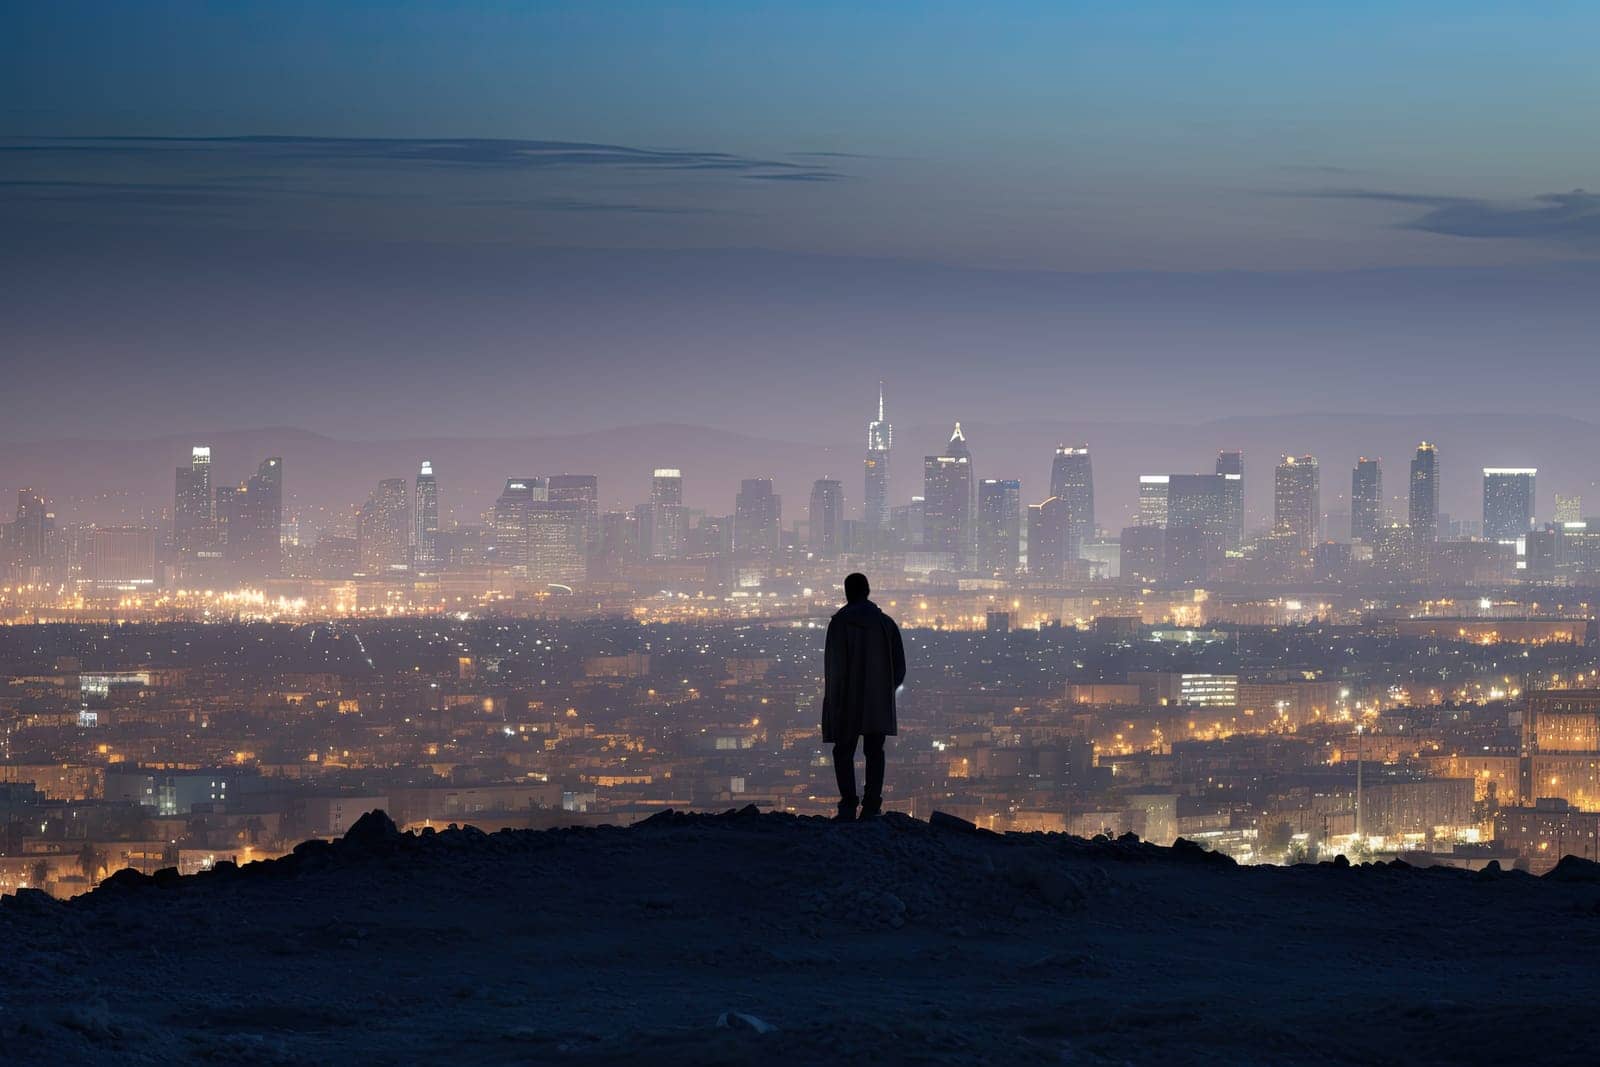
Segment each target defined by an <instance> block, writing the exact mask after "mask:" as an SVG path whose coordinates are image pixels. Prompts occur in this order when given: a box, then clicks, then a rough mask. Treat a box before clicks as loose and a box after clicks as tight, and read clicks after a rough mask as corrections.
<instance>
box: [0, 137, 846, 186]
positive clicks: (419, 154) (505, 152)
mask: <svg viewBox="0 0 1600 1067" xmlns="http://www.w3.org/2000/svg"><path fill="white" fill-rule="evenodd" d="M0 147H3V149H4V150H6V151H10V152H16V153H32V154H35V155H49V154H52V153H60V154H72V155H78V154H92V153H97V152H98V153H105V154H109V155H118V156H136V155H143V156H147V157H150V158H153V159H161V158H166V159H173V158H175V157H178V156H183V155H188V156H193V155H197V154H212V155H227V156H234V157H241V156H243V157H250V158H255V159H266V160H271V159H278V160H283V161H304V162H324V163H330V162H337V161H363V160H364V161H374V160H376V161H384V162H388V163H394V164H417V165H439V166H452V167H459V168H476V169H496V170H511V171H520V170H537V169H554V168H586V167H593V168H618V169H623V170H630V171H649V170H665V171H674V170H704V171H727V172H731V173H735V174H739V175H747V176H752V177H755V176H775V175H781V174H784V173H789V172H798V171H806V172H813V173H819V174H830V175H831V174H832V172H831V171H830V170H829V169H828V168H827V167H826V166H825V165H819V164H805V165H802V164H799V163H792V162H789V161H787V160H782V159H765V158H761V157H757V156H745V155H737V154H734V153H730V152H714V151H701V150H682V149H653V148H632V147H628V146H625V145H613V144H598V143H590V142H584V141H533V140H506V139H491V138H473V137H444V138H386V137H258V136H250V137H90V138H70V139H67V138H48V137H41V138H27V139H22V140H15V141H11V142H10V143H8V144H6V145H4V146H0Z"/></svg>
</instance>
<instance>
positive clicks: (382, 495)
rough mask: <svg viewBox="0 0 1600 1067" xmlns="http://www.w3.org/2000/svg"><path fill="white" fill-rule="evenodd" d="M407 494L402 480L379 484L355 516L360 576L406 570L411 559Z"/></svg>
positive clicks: (404, 481)
mask: <svg viewBox="0 0 1600 1067" xmlns="http://www.w3.org/2000/svg"><path fill="white" fill-rule="evenodd" d="M409 503H410V501H409V493H408V490H407V486H406V480H405V479H404V478H385V479H383V481H381V482H379V483H378V487H377V488H376V489H374V490H373V492H372V495H371V496H369V497H367V502H366V503H365V504H363V505H362V506H361V511H360V513H359V514H358V515H357V517H356V553H357V557H358V559H359V561H360V568H361V572H362V573H363V574H368V575H380V574H387V573H389V572H392V571H403V570H405V569H406V567H407V565H408V564H409V562H410V558H411V521H410V518H411V516H410V507H409V506H408V505H409Z"/></svg>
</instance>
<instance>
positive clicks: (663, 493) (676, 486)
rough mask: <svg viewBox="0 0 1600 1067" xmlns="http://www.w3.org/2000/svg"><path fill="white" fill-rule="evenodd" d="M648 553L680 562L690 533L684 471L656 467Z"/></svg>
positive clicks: (651, 502)
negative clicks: (684, 511) (685, 498)
mask: <svg viewBox="0 0 1600 1067" xmlns="http://www.w3.org/2000/svg"><path fill="white" fill-rule="evenodd" d="M649 516H650V529H649V530H648V531H647V533H648V538H649V540H648V544H649V554H650V557H651V558H652V559H681V558H683V548H684V544H685V541H686V537H687V534H688V531H687V530H686V529H685V528H684V522H685V520H684V514H683V472H682V471H681V470H679V469H678V468H676V467H657V468H656V469H655V472H654V473H653V474H652V475H651V478H650V511H649Z"/></svg>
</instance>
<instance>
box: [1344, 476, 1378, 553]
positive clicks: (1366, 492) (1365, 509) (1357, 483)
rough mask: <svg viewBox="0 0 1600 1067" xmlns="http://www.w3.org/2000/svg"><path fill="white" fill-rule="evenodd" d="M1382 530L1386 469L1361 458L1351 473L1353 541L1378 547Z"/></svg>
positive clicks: (1351, 533)
mask: <svg viewBox="0 0 1600 1067" xmlns="http://www.w3.org/2000/svg"><path fill="white" fill-rule="evenodd" d="M1382 526H1383V468H1382V466H1381V465H1380V463H1379V461H1378V460H1375V459H1368V458H1367V457H1365V456H1362V457H1361V458H1360V459H1359V460H1357V461H1356V465H1355V469H1354V470H1352V471H1351V472H1350V540H1352V541H1360V542H1361V543H1362V544H1364V545H1375V544H1377V543H1378V530H1379V529H1380V528H1381V527H1382Z"/></svg>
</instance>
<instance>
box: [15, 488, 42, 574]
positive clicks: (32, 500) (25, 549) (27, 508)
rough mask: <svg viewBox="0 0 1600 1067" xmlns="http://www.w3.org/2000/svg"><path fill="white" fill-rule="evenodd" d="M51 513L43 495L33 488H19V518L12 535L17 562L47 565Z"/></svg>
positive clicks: (24, 564)
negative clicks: (47, 541) (47, 542)
mask: <svg viewBox="0 0 1600 1067" xmlns="http://www.w3.org/2000/svg"><path fill="white" fill-rule="evenodd" d="M49 514H50V509H49V508H48V507H47V506H46V504H45V502H44V497H43V496H42V495H40V494H39V493H36V492H34V491H33V490H32V489H18V490H17V519H16V523H15V524H14V525H13V526H12V527H11V537H12V539H13V540H12V543H13V547H14V549H15V551H16V556H17V562H19V563H20V564H22V565H23V566H24V567H42V566H44V565H45V556H46V549H45V543H46V533H47V531H48V529H49V526H50V520H49Z"/></svg>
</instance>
